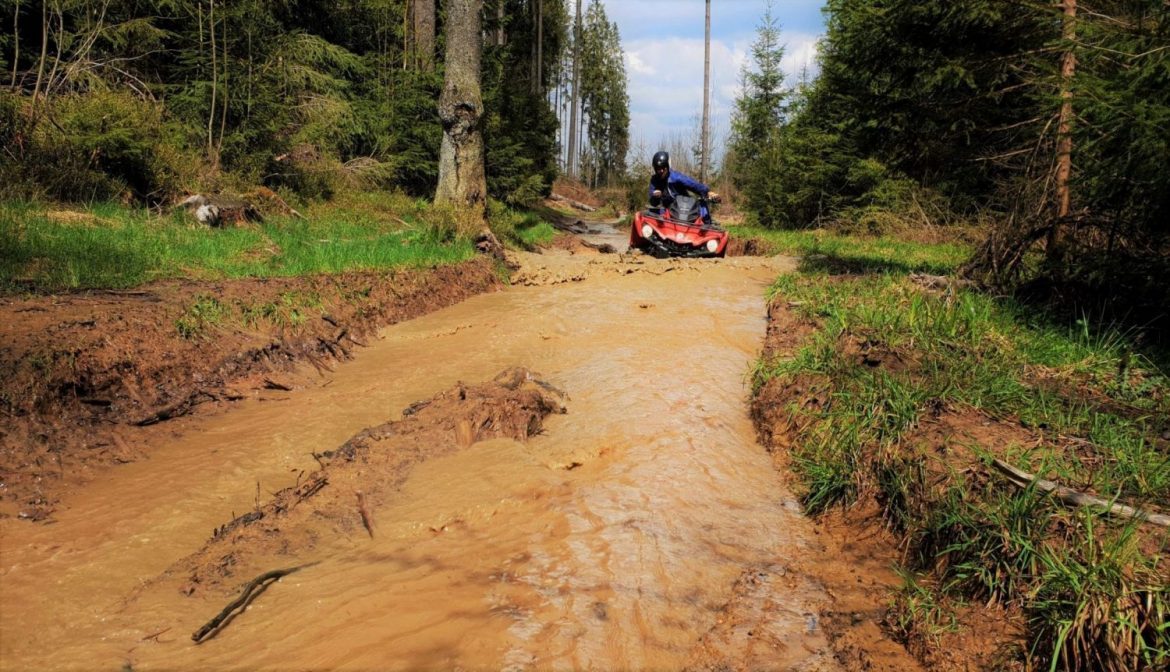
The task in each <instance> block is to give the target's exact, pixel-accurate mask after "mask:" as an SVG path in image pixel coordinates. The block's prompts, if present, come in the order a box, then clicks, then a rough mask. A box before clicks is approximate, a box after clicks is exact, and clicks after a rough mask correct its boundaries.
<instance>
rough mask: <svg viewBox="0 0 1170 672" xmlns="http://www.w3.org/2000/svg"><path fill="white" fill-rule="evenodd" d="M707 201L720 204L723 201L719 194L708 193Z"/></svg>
mask: <svg viewBox="0 0 1170 672" xmlns="http://www.w3.org/2000/svg"><path fill="white" fill-rule="evenodd" d="M707 200H708V201H711V202H712V203H718V202H719V201H720V200H721V199H720V198H719V194H718V193H717V192H714V191H708V192H707Z"/></svg>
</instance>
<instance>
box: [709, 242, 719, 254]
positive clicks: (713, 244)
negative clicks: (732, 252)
mask: <svg viewBox="0 0 1170 672" xmlns="http://www.w3.org/2000/svg"><path fill="white" fill-rule="evenodd" d="M717 249H719V241H718V240H708V241H707V251H708V252H714V251H715V250H717Z"/></svg>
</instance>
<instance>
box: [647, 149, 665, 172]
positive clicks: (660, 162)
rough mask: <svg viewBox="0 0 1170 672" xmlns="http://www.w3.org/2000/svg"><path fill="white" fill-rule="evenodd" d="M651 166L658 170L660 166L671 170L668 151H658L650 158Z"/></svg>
mask: <svg viewBox="0 0 1170 672" xmlns="http://www.w3.org/2000/svg"><path fill="white" fill-rule="evenodd" d="M650 167H651V168H653V169H654V170H658V169H659V168H665V169H667V170H670V154H667V153H666V152H658V153H657V154H655V155H654V158H653V159H651V160H650Z"/></svg>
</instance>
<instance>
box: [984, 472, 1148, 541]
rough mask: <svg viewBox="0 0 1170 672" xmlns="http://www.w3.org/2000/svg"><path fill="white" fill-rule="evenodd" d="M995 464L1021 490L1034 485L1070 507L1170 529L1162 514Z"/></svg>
mask: <svg viewBox="0 0 1170 672" xmlns="http://www.w3.org/2000/svg"><path fill="white" fill-rule="evenodd" d="M993 464H994V465H995V468H996V469H998V470H999V471H1000V472H1001V473H1003V474H1004V475H1006V476H1007V477H1008V480H1010V481H1011V482H1012V483H1014V484H1015V485H1017V486H1019V487H1021V488H1026V487H1028V486H1029V485H1031V484H1033V483H1034V484H1035V485H1036V489H1037V490H1041V491H1043V492H1047V493H1050V494H1052V495H1053V496H1054V497H1056V498H1057V499H1059V500H1060V501H1061V502H1063V503H1064V504H1066V505H1068V506H1093V507H1097V508H1100V509H1103V510H1104V511H1105V513H1107V514H1109V515H1111V516H1117V517H1119V518H1136V519H1138V520H1140V521H1142V522H1146V523H1154V524H1155V525H1161V526H1163V527H1170V516H1164V515H1162V514H1160V513H1150V512H1148V511H1142V510H1140V509H1135V508H1133V507H1132V506H1126V505H1124V504H1115V503H1113V502H1110V501H1108V500H1104V499H1101V498H1100V497H1094V496H1093V495H1089V494H1086V493H1083V492H1079V491H1077V490H1073V489H1072V488H1066V487H1064V486H1062V485H1057V484H1056V483H1053V482H1052V481H1049V480H1045V479H1043V478H1037V477H1035V476H1033V475H1032V474H1029V473H1028V472H1026V471H1022V470H1020V469H1017V468H1015V467H1013V466H1012V465H1010V464H1008V463H1006V462H1004V461H1002V460H994V461H993Z"/></svg>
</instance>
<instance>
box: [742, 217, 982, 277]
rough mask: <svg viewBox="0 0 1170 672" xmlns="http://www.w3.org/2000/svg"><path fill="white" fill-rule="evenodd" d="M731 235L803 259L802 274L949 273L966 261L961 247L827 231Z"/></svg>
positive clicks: (747, 230) (966, 250) (751, 230)
mask: <svg viewBox="0 0 1170 672" xmlns="http://www.w3.org/2000/svg"><path fill="white" fill-rule="evenodd" d="M732 235H734V236H736V237H742V238H760V239H762V240H765V241H767V242H768V243H770V244H771V245H772V246H773V248H775V250H776V251H777V252H779V253H783V254H792V255H800V256H801V257H803V260H802V263H801V270H803V271H806V272H812V271H817V270H833V271H838V272H852V273H866V272H881V271H892V272H920V273H949V272H951V271H952V270H954V269H955V268H957V267H958V266H959V265H960V264H962V263H963V262H964V261H966V260H967V257H969V256H970V254H971V247H970V246H969V245H965V244H962V243H930V244H924V243H913V242H907V241H905V240H900V239H898V238H895V237H888V236H883V237H878V238H857V237H853V236H842V235H838V234H834V233H829V232H826V231H808V230H804V231H783V230H776V229H765V228H761V227H755V226H737V227H734V228H733V229H732Z"/></svg>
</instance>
